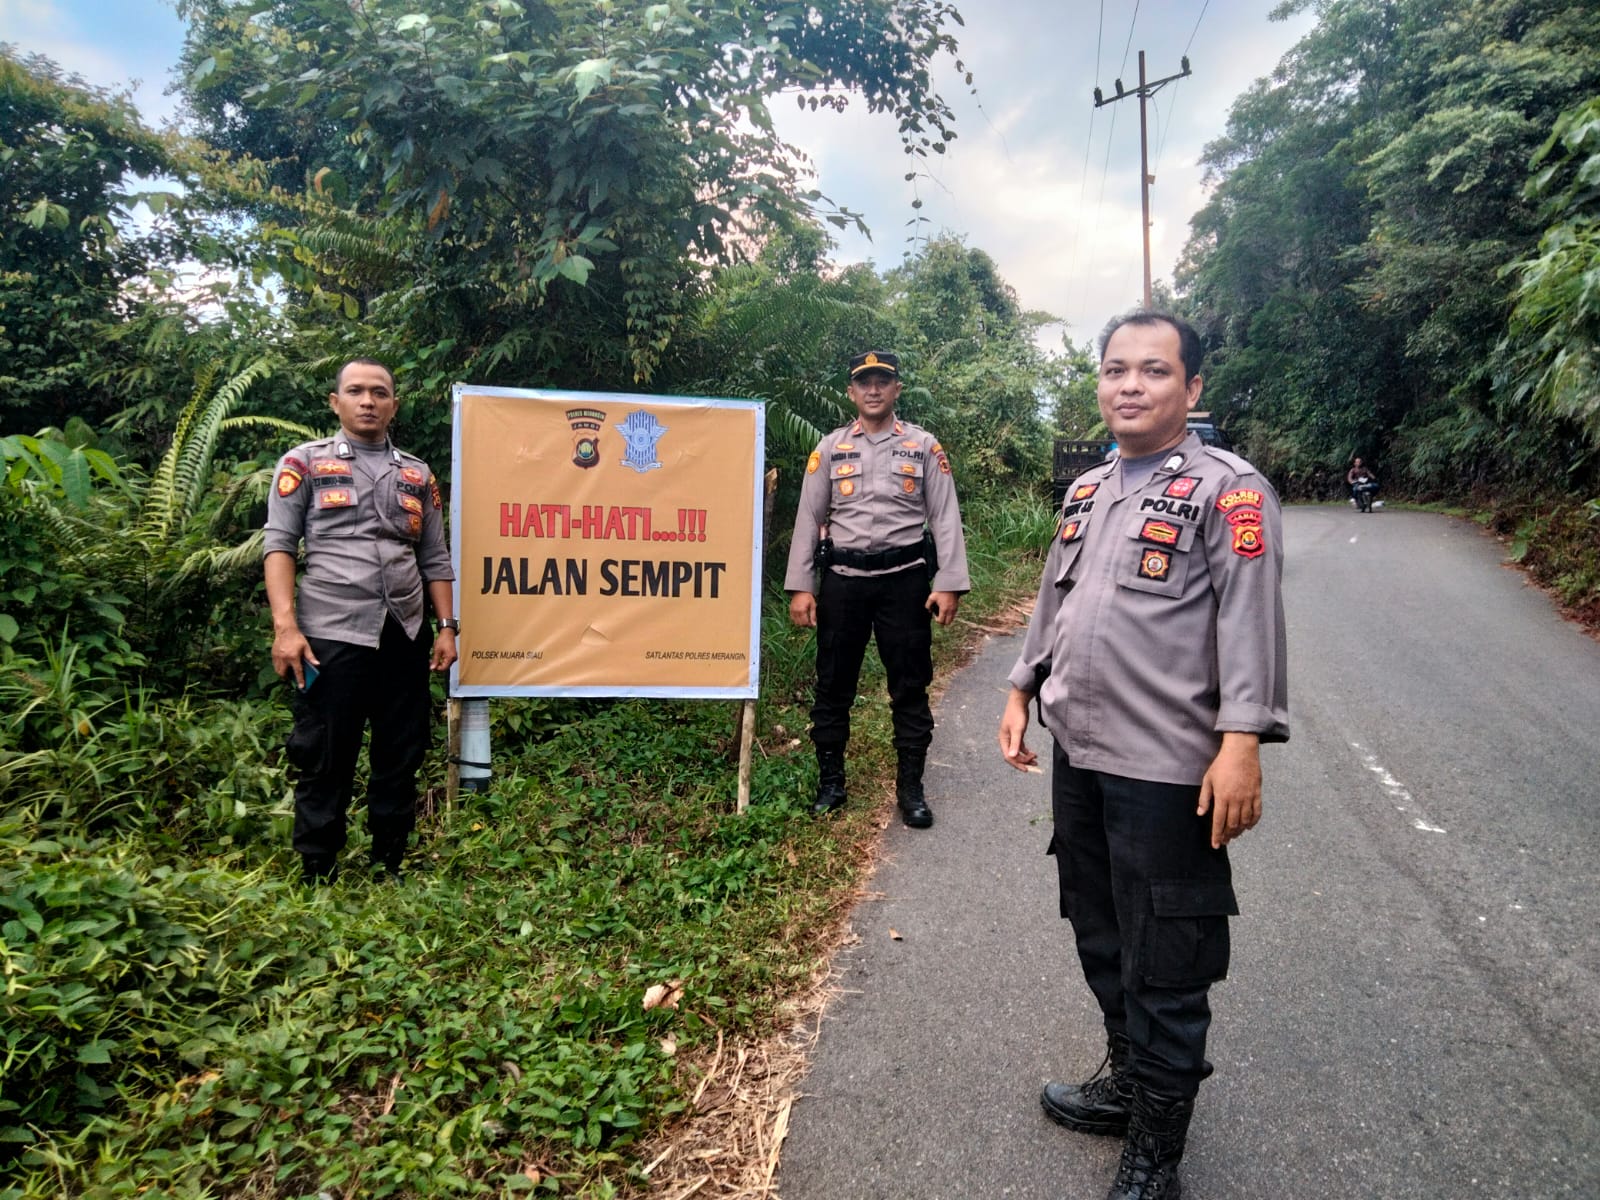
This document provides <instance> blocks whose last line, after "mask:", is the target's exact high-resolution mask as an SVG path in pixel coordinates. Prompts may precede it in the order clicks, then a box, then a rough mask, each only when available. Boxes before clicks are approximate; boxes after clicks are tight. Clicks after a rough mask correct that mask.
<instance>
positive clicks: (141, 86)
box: [0, 0, 184, 127]
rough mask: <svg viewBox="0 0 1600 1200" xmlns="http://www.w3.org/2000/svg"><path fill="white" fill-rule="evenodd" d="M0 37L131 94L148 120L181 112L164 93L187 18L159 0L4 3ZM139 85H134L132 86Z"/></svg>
mask: <svg viewBox="0 0 1600 1200" xmlns="http://www.w3.org/2000/svg"><path fill="white" fill-rule="evenodd" d="M0 30H4V31H5V32H4V34H0V40H4V41H6V42H9V43H11V44H12V45H13V46H15V47H16V48H17V49H18V50H19V51H20V52H22V53H23V54H42V55H43V56H44V57H46V58H48V59H51V60H52V61H54V62H55V63H57V64H58V65H59V66H60V67H61V68H62V70H63V71H66V72H68V73H69V74H76V75H80V76H82V77H83V78H84V79H85V80H87V81H88V82H89V83H91V84H94V85H96V86H99V87H106V88H110V89H112V90H115V91H120V90H123V89H127V90H129V91H131V92H132V94H133V98H134V103H135V104H137V105H138V107H139V111H140V114H141V115H142V116H143V117H144V120H145V123H146V124H148V125H150V126H152V127H156V126H159V125H160V124H162V123H163V122H165V121H168V120H170V119H171V118H172V117H173V116H174V115H175V114H176V112H177V103H176V100H175V98H174V97H171V96H166V95H163V92H164V90H165V88H166V85H167V81H168V78H169V76H170V74H171V71H172V68H173V67H174V66H175V65H176V64H177V61H178V54H179V52H180V51H181V50H182V47H183V32H184V25H183V22H182V21H180V20H179V19H178V15H177V13H176V12H175V11H174V10H173V9H172V7H171V6H170V4H163V3H158V2H157V0H0ZM134 85H137V86H134Z"/></svg>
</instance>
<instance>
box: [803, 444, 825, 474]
mask: <svg viewBox="0 0 1600 1200" xmlns="http://www.w3.org/2000/svg"><path fill="white" fill-rule="evenodd" d="M821 465H822V451H821V450H813V451H812V452H811V457H810V458H808V459H806V474H807V475H815V474H816V473H817V468H818V467H820V466H821Z"/></svg>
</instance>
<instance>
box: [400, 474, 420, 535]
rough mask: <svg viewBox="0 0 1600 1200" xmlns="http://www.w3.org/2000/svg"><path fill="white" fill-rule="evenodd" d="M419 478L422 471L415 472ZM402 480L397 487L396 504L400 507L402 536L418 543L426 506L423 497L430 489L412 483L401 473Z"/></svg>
mask: <svg viewBox="0 0 1600 1200" xmlns="http://www.w3.org/2000/svg"><path fill="white" fill-rule="evenodd" d="M413 474H416V475H418V476H420V475H421V472H420V471H417V472H413ZM401 476H402V477H401V479H400V480H399V482H398V483H397V484H396V485H395V502H396V503H397V504H398V505H399V506H400V524H399V529H400V535H401V536H402V537H404V538H406V539H407V540H409V541H413V542H414V541H416V540H417V539H418V538H420V537H421V536H422V509H423V506H424V504H425V501H424V500H423V495H424V494H425V493H426V492H427V490H428V488H427V485H426V484H423V483H412V482H410V481H409V480H407V479H406V478H405V472H402V473H401Z"/></svg>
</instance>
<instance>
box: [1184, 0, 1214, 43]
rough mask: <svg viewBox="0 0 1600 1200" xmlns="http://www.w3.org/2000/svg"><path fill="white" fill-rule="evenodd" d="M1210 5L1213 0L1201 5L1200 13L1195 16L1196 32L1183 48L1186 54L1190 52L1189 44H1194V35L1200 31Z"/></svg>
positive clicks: (1190, 36)
mask: <svg viewBox="0 0 1600 1200" xmlns="http://www.w3.org/2000/svg"><path fill="white" fill-rule="evenodd" d="M1210 7H1211V0H1206V2H1205V3H1204V4H1202V5H1201V6H1200V15H1199V16H1198V17H1196V18H1195V22H1194V32H1193V33H1191V34H1190V35H1189V43H1188V45H1186V46H1184V48H1183V52H1184V53H1185V54H1188V53H1189V46H1192V45H1194V35H1195V34H1196V33H1199V32H1200V22H1201V21H1204V20H1205V19H1206V9H1208V8H1210Z"/></svg>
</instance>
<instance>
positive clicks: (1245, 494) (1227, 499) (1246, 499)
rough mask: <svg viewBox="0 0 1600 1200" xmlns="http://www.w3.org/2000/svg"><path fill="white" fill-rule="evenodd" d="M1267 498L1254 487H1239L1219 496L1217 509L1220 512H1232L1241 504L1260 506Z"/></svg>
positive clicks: (1253, 506) (1252, 506)
mask: <svg viewBox="0 0 1600 1200" xmlns="http://www.w3.org/2000/svg"><path fill="white" fill-rule="evenodd" d="M1265 499H1266V497H1265V496H1263V495H1262V494H1261V493H1260V492H1258V491H1256V490H1255V489H1254V488H1239V489H1238V490H1237V491H1232V492H1226V493H1224V494H1223V495H1221V496H1218V497H1217V510H1218V511H1219V512H1230V511H1232V510H1233V509H1235V508H1238V507H1239V506H1240V505H1245V506H1246V507H1249V508H1260V507H1261V502H1262V501H1263V500H1265Z"/></svg>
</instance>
